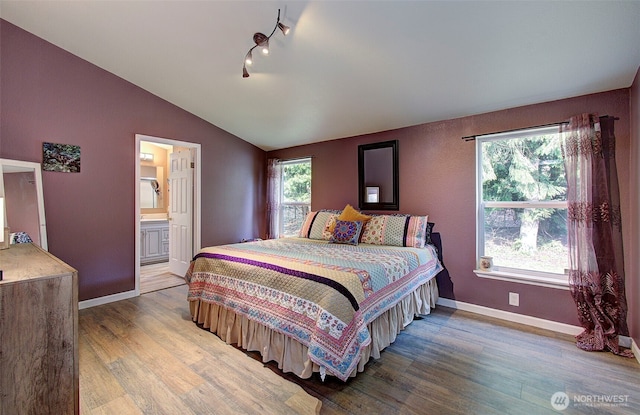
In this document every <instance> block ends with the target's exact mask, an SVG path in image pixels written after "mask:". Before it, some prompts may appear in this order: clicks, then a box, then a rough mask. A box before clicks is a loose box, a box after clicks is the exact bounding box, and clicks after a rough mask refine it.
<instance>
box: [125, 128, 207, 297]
mask: <svg viewBox="0 0 640 415" xmlns="http://www.w3.org/2000/svg"><path fill="white" fill-rule="evenodd" d="M135 146H136V160H135V163H136V165H135V172H136V173H135V183H136V185H135V218H136V219H135V231H136V241H135V247H136V248H135V250H136V255H135V259H136V260H135V292H136V295H140V294H142V293H146V292H150V291H155V290H158V289H162V288H167V287H170V286H175V285H177V284H179V283H180V282H181V281H184V280H183V277H184V272H185V271H186V266H188V261H189V260H190V258H192V257H193V255H194V254H195V253H196V252H197V251H199V250H200V246H201V242H200V239H201V236H200V228H201V227H200V222H201V212H200V200H201V197H200V192H201V169H200V166H201V163H200V161H201V156H200V144H196V143H190V142H185V141H179V140H173V139H167V138H161V137H153V136H147V135H141V134H136V139H135ZM177 154H181V157H182V159H184V156H185V154H186V155H187V157H189V158H190V162H189V163H188V165H189V166H190V169H189V170H190V174H189V175H190V184H189V189H190V191H189V192H188V196H186V198H185V200H183V201H177V200H176V199H175V197H176V195H177V194H179V193H180V194H181V193H183V192H174V193H173V194H172V193H171V186H170V184H171V183H170V180H171V175H172V168H173V167H172V165H171V160H173V158H174V156H175V155H177ZM156 158H157V159H156ZM154 159H155V160H154ZM181 174H184V172H182V173H181ZM172 198H173V199H172ZM178 204H180V205H181V206H183V207H184V206H186V207H187V209H186V210H187V213H188V218H187V219H186V220H185V217H184V215H183V216H182V217H181V218H180V219H179V223H180V224H181V232H180V233H179V235H180V237H177V236H176V235H178V233H176V232H173V228H175V226H173V227H170V224H174V223H173V222H172V219H173V218H172V217H171V212H170V208H171V205H174V206H176V205H178ZM183 210H184V209H183ZM185 234H187V235H188V237H187V238H185V237H184V235H185ZM169 247H170V248H169ZM175 252H177V253H179V255H181V260H180V261H176V260H175V255H174V254H173V253H175ZM170 260H171V267H170V262H169V261H170ZM170 268H171V269H170Z"/></svg>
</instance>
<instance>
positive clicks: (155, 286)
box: [140, 262, 186, 294]
mask: <svg viewBox="0 0 640 415" xmlns="http://www.w3.org/2000/svg"><path fill="white" fill-rule="evenodd" d="M183 284H186V283H185V281H184V278H183V277H182V276H178V275H175V274H172V273H170V272H169V263H168V262H162V263H159V264H152V265H144V266H141V267H140V294H145V293H149V292H152V291H158V290H164V289H165V288H171V287H175V286H178V285H183Z"/></svg>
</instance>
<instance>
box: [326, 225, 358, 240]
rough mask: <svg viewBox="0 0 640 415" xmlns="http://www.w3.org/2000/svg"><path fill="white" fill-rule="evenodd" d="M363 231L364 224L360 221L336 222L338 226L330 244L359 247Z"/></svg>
mask: <svg viewBox="0 0 640 415" xmlns="http://www.w3.org/2000/svg"><path fill="white" fill-rule="evenodd" d="M361 231H362V222H360V221H347V220H336V226H335V228H334V230H333V235H331V239H330V240H329V242H332V243H337V244H349V245H358V239H360V232H361Z"/></svg>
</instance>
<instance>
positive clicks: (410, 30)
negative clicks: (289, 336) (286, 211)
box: [0, 0, 640, 150]
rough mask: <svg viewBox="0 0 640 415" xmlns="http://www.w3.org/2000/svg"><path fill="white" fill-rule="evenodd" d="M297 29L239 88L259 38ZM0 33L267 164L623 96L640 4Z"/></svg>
mask: <svg viewBox="0 0 640 415" xmlns="http://www.w3.org/2000/svg"><path fill="white" fill-rule="evenodd" d="M278 9H280V10H281V11H280V13H281V21H282V23H284V24H285V25H287V26H290V27H291V32H290V33H289V35H288V36H286V37H285V36H283V35H282V33H281V32H280V31H276V33H275V34H274V35H273V37H272V38H271V42H270V50H271V52H270V54H269V55H268V56H257V54H256V53H254V64H253V65H252V66H251V67H249V68H248V70H249V73H250V77H249V78H243V77H242V65H243V59H244V56H245V54H246V53H247V51H248V50H249V48H250V47H252V46H253V45H254V43H253V40H252V37H253V34H254V32H263V33H265V34H267V35H268V34H269V33H271V31H272V30H273V29H274V26H275V24H276V17H277V15H278ZM0 17H1V18H3V19H5V20H7V21H9V22H11V23H13V24H15V25H17V26H19V27H21V28H23V29H25V30H27V31H29V32H31V33H33V34H35V35H37V36H39V37H42V38H44V39H46V40H47V41H49V42H51V43H53V44H55V45H57V46H59V47H61V48H63V49H65V50H67V51H69V52H71V53H73V54H75V55H77V56H79V57H81V58H83V59H85V60H87V61H89V62H92V63H94V64H95V65H97V66H99V67H101V68H104V69H106V70H108V71H110V72H112V73H114V74H116V75H118V76H120V77H122V78H124V79H126V80H127V81H130V82H132V83H134V84H136V85H139V86H140V87H142V88H144V89H145V90H147V91H149V92H151V93H153V94H155V95H157V96H159V97H161V98H163V99H166V100H167V101H169V102H171V103H173V104H175V105H177V106H179V107H181V108H184V109H185V110H187V111H189V112H191V113H193V114H195V115H197V116H199V117H201V118H203V119H205V120H207V121H209V122H211V123H212V124H215V125H217V126H218V127H220V128H222V129H224V130H226V131H228V132H230V133H232V134H234V135H236V136H238V137H240V138H242V139H244V140H246V141H248V142H250V143H253V144H255V145H256V146H258V147H260V148H263V149H265V150H270V149H278V148H284V147H290V146H295V145H301V144H306V143H311V142H317V141H324V140H330V139H335V138H342V137H348V136H353V135H359V134H364V133H371V132H376V131H383V130H389V129H394V128H399V127H405V126H410V125H416V124H421V123H426V122H431V121H436V120H443V119H449V118H456V117H462V116H467V115H472V114H478V113H483V112H488V111H494V110H500V109H504V108H511V107H516V106H520V105H527V104H532V103H538V102H545V101H550V100H556V99H562V98H567V97H571V96H578V95H583V94H589V93H595V92H600V91H605V90H611V89H617V88H625V87H629V86H630V85H631V83H632V81H633V78H634V76H635V73H636V71H637V70H638V67H639V66H640V24H638V22H639V21H640V1H628V2H621V1H602V2H599V1H588V2H581V1H511V2H510V1H299V0H295V1H288V2H287V1H188V0H182V1H134V0H129V1H88V0H79V1H55V0H51V1H25V0H20V1H12V0H0Z"/></svg>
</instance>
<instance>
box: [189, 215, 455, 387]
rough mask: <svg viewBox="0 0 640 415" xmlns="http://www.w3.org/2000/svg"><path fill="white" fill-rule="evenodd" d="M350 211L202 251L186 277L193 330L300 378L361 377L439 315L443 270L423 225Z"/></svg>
mask: <svg viewBox="0 0 640 415" xmlns="http://www.w3.org/2000/svg"><path fill="white" fill-rule="evenodd" d="M348 208H350V206H347V208H345V210H344V211H342V212H336V211H318V212H310V213H309V214H308V215H307V218H306V220H305V223H304V224H303V225H302V228H301V230H300V233H299V235H298V237H290V238H279V239H271V240H264V241H252V242H245V243H238V244H231V245H222V246H214V247H207V248H204V249H202V250H201V251H200V252H199V253H198V254H197V255H196V256H195V257H194V259H193V261H192V262H191V265H190V267H189V270H188V271H187V274H186V275H185V279H186V280H187V283H188V284H189V290H188V298H187V299H188V301H189V306H190V312H191V316H192V318H193V320H194V321H195V322H196V323H197V324H199V325H201V326H202V327H203V328H206V329H208V330H210V331H212V332H214V333H216V334H217V335H218V336H219V337H220V338H221V339H222V340H223V341H225V342H227V343H229V344H236V345H237V346H238V347H241V348H243V349H245V350H249V351H258V352H260V354H261V356H262V359H263V361H264V362H269V361H275V362H277V363H278V367H279V368H280V369H281V370H282V371H284V372H293V373H294V374H296V375H297V376H299V377H301V378H308V377H310V376H311V375H312V374H313V373H314V372H319V373H320V376H321V377H322V379H324V377H325V375H326V374H328V375H332V376H336V377H338V378H339V379H341V380H343V381H346V380H347V379H348V378H349V377H352V376H355V375H356V374H357V373H358V372H362V371H363V370H364V367H365V364H366V363H367V361H368V360H369V359H370V358H371V357H373V358H374V359H377V358H379V357H380V352H381V351H382V349H384V348H385V347H387V346H388V345H390V344H391V343H392V342H393V341H394V340H395V338H396V336H397V334H398V333H399V332H400V331H401V330H402V329H404V328H405V327H406V326H407V325H408V324H409V323H410V322H411V321H412V320H413V319H414V317H415V316H419V315H426V314H429V312H430V310H431V308H433V307H435V303H436V301H437V299H438V288H437V284H436V279H435V276H436V275H437V274H438V273H439V272H440V271H441V270H442V269H443V267H442V265H441V262H440V261H439V259H438V253H439V252H438V249H439V250H440V254H441V246H438V247H436V246H434V244H433V240H434V239H435V240H436V241H437V242H438V243H437V244H438V245H439V241H440V239H439V235H438V234H432V233H431V227H432V226H433V225H432V224H431V223H429V222H427V216H411V215H375V216H368V215H363V214H361V213H359V212H357V211H354V210H353V208H351V210H349V214H345V213H346V212H347V211H348ZM345 219H348V220H345ZM354 219H359V220H354ZM432 235H433V236H437V238H432ZM440 258H441V256H440Z"/></svg>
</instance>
